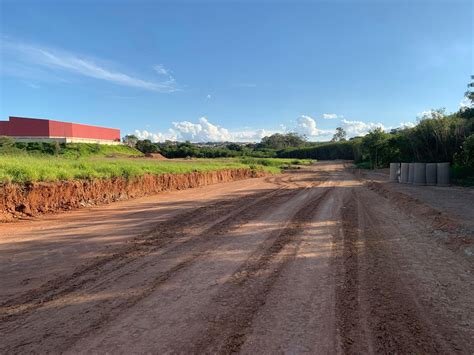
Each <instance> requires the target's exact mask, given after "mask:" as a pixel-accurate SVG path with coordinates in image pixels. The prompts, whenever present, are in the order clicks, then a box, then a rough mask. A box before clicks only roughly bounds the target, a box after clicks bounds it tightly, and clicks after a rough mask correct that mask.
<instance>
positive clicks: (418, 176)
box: [413, 163, 426, 185]
mask: <svg viewBox="0 0 474 355" xmlns="http://www.w3.org/2000/svg"><path fill="white" fill-rule="evenodd" d="M413 167H414V169H413V170H414V171H413V184H415V185H426V163H414V164H413Z"/></svg>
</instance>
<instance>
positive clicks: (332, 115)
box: [323, 113, 339, 120]
mask: <svg viewBox="0 0 474 355" xmlns="http://www.w3.org/2000/svg"><path fill="white" fill-rule="evenodd" d="M338 117H339V116H338V115H336V114H335V113H323V118H324V119H325V120H335V119H336V118H338Z"/></svg>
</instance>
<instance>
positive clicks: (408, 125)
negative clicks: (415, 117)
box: [400, 122, 416, 128]
mask: <svg viewBox="0 0 474 355" xmlns="http://www.w3.org/2000/svg"><path fill="white" fill-rule="evenodd" d="M415 126H416V123H414V122H400V127H401V128H413V127H415Z"/></svg>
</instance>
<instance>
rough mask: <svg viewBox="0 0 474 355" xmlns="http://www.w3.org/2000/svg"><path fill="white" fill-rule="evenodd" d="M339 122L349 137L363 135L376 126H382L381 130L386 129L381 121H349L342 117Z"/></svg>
mask: <svg viewBox="0 0 474 355" xmlns="http://www.w3.org/2000/svg"><path fill="white" fill-rule="evenodd" d="M341 123H342V128H343V129H344V130H345V131H346V132H347V135H348V136H349V137H354V136H364V135H366V134H367V133H369V131H371V130H373V129H375V128H378V127H380V128H382V129H383V130H386V129H387V128H385V126H384V125H383V124H382V123H373V122H362V121H349V120H346V119H343V120H342V121H341Z"/></svg>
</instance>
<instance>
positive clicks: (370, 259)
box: [336, 191, 459, 354]
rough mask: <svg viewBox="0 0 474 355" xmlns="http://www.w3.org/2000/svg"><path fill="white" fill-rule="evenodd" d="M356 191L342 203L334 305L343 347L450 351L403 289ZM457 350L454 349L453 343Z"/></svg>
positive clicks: (366, 350) (376, 350)
mask: <svg viewBox="0 0 474 355" xmlns="http://www.w3.org/2000/svg"><path fill="white" fill-rule="evenodd" d="M362 193H363V192H361V191H353V193H352V194H351V197H350V199H349V201H348V202H347V203H346V205H345V209H344V212H343V214H342V216H343V223H342V225H343V234H344V236H343V240H342V241H341V243H342V248H343V252H342V257H341V263H342V266H341V270H342V273H339V274H338V277H339V282H340V283H339V285H338V287H337V294H336V295H337V296H336V307H337V312H336V314H337V317H338V326H339V329H340V335H341V340H342V345H343V350H344V352H345V353H385V354H386V353H391V354H392V353H439V352H441V353H451V352H453V351H456V349H453V348H452V347H451V346H449V345H448V343H447V342H446V340H445V339H443V336H442V335H441V334H440V333H439V332H438V331H437V330H436V327H435V326H434V325H433V323H432V321H431V320H430V318H429V317H430V313H429V311H428V310H426V309H423V307H422V306H421V305H420V303H419V302H418V301H417V300H416V299H415V298H414V297H413V295H412V294H411V292H410V291H409V290H407V289H406V287H405V285H404V283H403V281H402V280H401V279H400V277H401V275H400V274H399V273H398V272H397V271H398V269H397V265H393V264H392V262H391V258H390V256H389V255H387V254H386V253H387V251H386V250H385V244H384V243H387V242H386V241H385V240H384V235H383V234H381V233H380V232H379V228H378V226H377V223H375V221H374V217H373V216H372V215H371V213H372V210H373V208H374V207H373V206H369V205H368V204H367V202H365V200H364V197H363V196H362ZM458 350H459V349H458Z"/></svg>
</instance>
